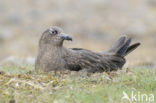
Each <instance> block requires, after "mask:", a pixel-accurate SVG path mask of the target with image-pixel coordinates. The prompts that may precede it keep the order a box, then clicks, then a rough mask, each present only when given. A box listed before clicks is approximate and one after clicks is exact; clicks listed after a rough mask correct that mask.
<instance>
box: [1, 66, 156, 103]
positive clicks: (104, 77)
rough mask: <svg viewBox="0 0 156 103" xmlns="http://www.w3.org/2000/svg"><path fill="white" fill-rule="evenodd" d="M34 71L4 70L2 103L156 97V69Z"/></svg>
mask: <svg viewBox="0 0 156 103" xmlns="http://www.w3.org/2000/svg"><path fill="white" fill-rule="evenodd" d="M33 69H34V68H33V66H29V65H25V66H23V67H22V66H15V65H5V66H1V67H0V103H129V102H128V101H127V100H122V97H123V92H125V93H127V94H128V95H129V96H130V95H131V92H132V91H135V93H136V94H137V93H138V92H139V93H140V94H141V93H144V94H147V95H149V94H153V95H155V96H156V69H150V68H146V69H145V68H124V69H123V70H119V71H117V72H111V73H95V74H87V73H76V72H65V73H60V72H56V73H35V72H34V71H33ZM155 101H156V100H155ZM141 103H142V102H141Z"/></svg>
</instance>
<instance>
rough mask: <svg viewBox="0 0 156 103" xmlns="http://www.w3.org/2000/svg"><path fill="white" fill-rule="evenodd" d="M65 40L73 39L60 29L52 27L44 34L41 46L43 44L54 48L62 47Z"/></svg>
mask: <svg viewBox="0 0 156 103" xmlns="http://www.w3.org/2000/svg"><path fill="white" fill-rule="evenodd" d="M64 40H70V41H72V37H70V36H68V35H67V34H65V33H63V31H62V29H60V28H59V27H51V28H49V29H47V30H46V31H44V32H43V34H42V36H41V39H40V42H39V43H40V45H41V44H49V45H54V46H62V44H63V41H64Z"/></svg>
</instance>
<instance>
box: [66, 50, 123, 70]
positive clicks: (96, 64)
mask: <svg viewBox="0 0 156 103" xmlns="http://www.w3.org/2000/svg"><path fill="white" fill-rule="evenodd" d="M64 59H65V62H66V68H67V69H69V70H74V71H80V70H82V69H83V70H86V71H87V72H92V73H94V72H103V71H112V70H117V69H118V68H121V67H122V66H123V64H124V63H125V59H124V58H122V57H120V56H117V55H110V54H108V53H105V54H100V53H96V52H92V51H90V50H86V49H82V48H71V49H69V54H66V55H65V57H64Z"/></svg>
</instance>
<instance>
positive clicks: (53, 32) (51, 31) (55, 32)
mask: <svg viewBox="0 0 156 103" xmlns="http://www.w3.org/2000/svg"><path fill="white" fill-rule="evenodd" d="M49 32H50V34H54V35H56V34H57V31H56V30H53V29H50V30H49Z"/></svg>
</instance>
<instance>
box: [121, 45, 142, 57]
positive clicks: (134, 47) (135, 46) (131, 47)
mask: <svg viewBox="0 0 156 103" xmlns="http://www.w3.org/2000/svg"><path fill="white" fill-rule="evenodd" d="M139 45H140V43H135V44H133V45H131V46H129V47H128V49H127V51H126V53H125V55H124V56H126V55H127V54H129V53H130V52H132V51H133V50H135V49H136V48H137V47H138V46H139Z"/></svg>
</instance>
